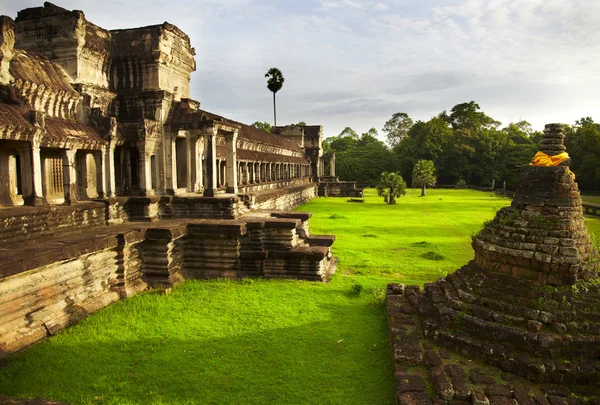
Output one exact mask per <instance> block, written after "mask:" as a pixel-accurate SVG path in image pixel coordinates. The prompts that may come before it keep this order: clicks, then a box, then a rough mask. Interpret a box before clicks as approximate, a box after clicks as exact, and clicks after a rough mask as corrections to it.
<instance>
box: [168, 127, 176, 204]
mask: <svg viewBox="0 0 600 405" xmlns="http://www.w3.org/2000/svg"><path fill="white" fill-rule="evenodd" d="M176 140H177V135H176V134H175V135H173V136H172V137H171V142H170V143H169V146H170V148H171V159H170V162H171V181H170V182H169V183H168V186H170V187H169V192H170V191H171V190H172V192H173V194H175V190H177V146H176V143H175V141H176Z"/></svg>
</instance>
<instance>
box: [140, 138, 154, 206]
mask: <svg viewBox="0 0 600 405" xmlns="http://www.w3.org/2000/svg"><path fill="white" fill-rule="evenodd" d="M137 146H138V151H139V154H140V155H139V156H140V179H139V180H140V191H141V192H142V193H144V194H145V195H152V194H154V191H153V190H152V169H151V167H150V152H149V151H148V150H147V149H150V148H149V147H148V146H149V145H147V142H138V145H137Z"/></svg>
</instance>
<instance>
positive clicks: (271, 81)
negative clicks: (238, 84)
mask: <svg viewBox="0 0 600 405" xmlns="http://www.w3.org/2000/svg"><path fill="white" fill-rule="evenodd" d="M265 77H266V78H268V80H267V88H268V89H269V90H271V92H273V122H274V124H273V126H274V127H276V126H277V108H276V107H275V93H277V92H278V91H279V90H281V88H282V87H283V82H284V81H285V79H284V78H283V74H282V73H281V70H279V69H277V68H274V67H273V68H271V69H269V71H268V72H267V73H265Z"/></svg>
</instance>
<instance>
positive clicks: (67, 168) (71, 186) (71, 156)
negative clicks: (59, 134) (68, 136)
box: [61, 149, 77, 205]
mask: <svg viewBox="0 0 600 405" xmlns="http://www.w3.org/2000/svg"><path fill="white" fill-rule="evenodd" d="M76 153H77V149H65V150H63V151H62V152H61V155H62V161H63V189H64V193H65V202H64V203H65V204H66V205H71V204H76V203H77V164H76V161H75V154H76Z"/></svg>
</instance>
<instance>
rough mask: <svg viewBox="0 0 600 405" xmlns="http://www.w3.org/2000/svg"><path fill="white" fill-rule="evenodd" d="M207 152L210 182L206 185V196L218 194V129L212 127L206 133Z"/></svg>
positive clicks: (207, 168) (207, 169)
mask: <svg viewBox="0 0 600 405" xmlns="http://www.w3.org/2000/svg"><path fill="white" fill-rule="evenodd" d="M205 139H206V142H207V153H206V171H207V172H208V184H206V185H205V187H204V196H205V197H214V196H215V195H217V129H216V128H210V129H209V131H208V132H207V133H206V137H205Z"/></svg>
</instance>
